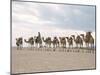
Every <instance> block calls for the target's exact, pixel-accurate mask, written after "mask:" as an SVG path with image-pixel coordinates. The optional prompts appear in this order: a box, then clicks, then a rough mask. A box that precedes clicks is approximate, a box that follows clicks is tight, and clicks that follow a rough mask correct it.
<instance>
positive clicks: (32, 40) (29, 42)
mask: <svg viewBox="0 0 100 75" xmlns="http://www.w3.org/2000/svg"><path fill="white" fill-rule="evenodd" d="M24 41H25V42H26V43H28V44H30V45H31V48H32V47H33V46H34V39H33V37H30V38H29V39H28V40H26V39H24Z"/></svg>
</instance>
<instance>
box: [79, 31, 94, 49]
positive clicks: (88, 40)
mask: <svg viewBox="0 0 100 75" xmlns="http://www.w3.org/2000/svg"><path fill="white" fill-rule="evenodd" d="M80 35H81V36H82V37H83V40H84V42H85V44H86V47H89V44H90V45H91V48H92V47H94V38H93V36H92V35H91V32H86V36H85V35H84V34H80Z"/></svg>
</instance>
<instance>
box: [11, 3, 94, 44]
mask: <svg viewBox="0 0 100 75" xmlns="http://www.w3.org/2000/svg"><path fill="white" fill-rule="evenodd" d="M86 31H92V32H93V33H92V34H93V36H95V6H83V5H69V4H65V5H64V4H48V3H34V2H18V1H13V2H12V43H13V45H15V42H16V41H15V39H16V38H17V37H24V38H26V39H27V38H28V37H31V36H37V33H38V32H40V33H41V35H42V36H44V37H48V36H51V37H54V36H70V35H73V34H74V35H77V34H81V33H84V34H85V32H86Z"/></svg>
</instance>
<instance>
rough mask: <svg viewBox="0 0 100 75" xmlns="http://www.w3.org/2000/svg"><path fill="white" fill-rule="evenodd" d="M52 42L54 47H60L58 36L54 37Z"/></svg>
mask: <svg viewBox="0 0 100 75" xmlns="http://www.w3.org/2000/svg"><path fill="white" fill-rule="evenodd" d="M52 43H53V47H54V48H57V47H59V40H58V38H57V37H54V38H53V41H52Z"/></svg>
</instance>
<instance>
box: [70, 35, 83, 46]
mask: <svg viewBox="0 0 100 75" xmlns="http://www.w3.org/2000/svg"><path fill="white" fill-rule="evenodd" d="M71 36H72V37H73V39H74V41H75V43H76V47H77V48H78V45H79V46H80V48H81V47H83V40H82V38H81V37H80V36H79V35H77V37H76V38H75V35H71Z"/></svg>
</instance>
